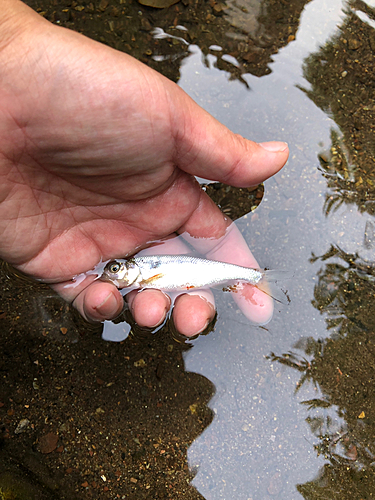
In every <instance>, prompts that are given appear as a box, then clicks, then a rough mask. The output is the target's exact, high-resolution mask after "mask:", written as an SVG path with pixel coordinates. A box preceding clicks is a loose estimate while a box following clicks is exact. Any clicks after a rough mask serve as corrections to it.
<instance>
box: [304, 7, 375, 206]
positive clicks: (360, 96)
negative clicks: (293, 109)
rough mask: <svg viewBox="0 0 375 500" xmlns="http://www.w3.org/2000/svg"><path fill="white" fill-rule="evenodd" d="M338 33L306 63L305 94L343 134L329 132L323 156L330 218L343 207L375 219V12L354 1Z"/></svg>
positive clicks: (321, 162)
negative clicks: (374, 54)
mask: <svg viewBox="0 0 375 500" xmlns="http://www.w3.org/2000/svg"><path fill="white" fill-rule="evenodd" d="M344 14H345V18H344V20H343V22H342V24H341V25H340V29H339V30H338V31H337V32H336V33H335V35H334V36H333V37H332V38H331V40H330V41H328V43H326V44H325V45H324V47H322V48H320V50H319V51H318V52H316V53H314V54H311V55H310V56H309V57H308V58H306V59H305V62H304V67H303V73H304V77H305V78H306V80H307V81H308V82H309V83H310V85H311V88H310V89H308V90H307V89H305V90H304V91H305V92H306V94H307V95H308V97H309V98H310V99H312V101H313V102H314V103H315V104H316V105H317V106H319V107H320V108H321V109H322V110H323V111H325V112H326V113H327V114H328V115H329V116H331V117H332V118H333V119H334V121H335V123H336V124H337V125H338V127H339V128H340V131H341V134H340V135H339V134H338V133H337V132H336V131H334V130H332V131H331V145H330V147H329V148H328V149H327V150H326V151H322V152H321V153H320V155H319V162H320V168H321V171H322V174H323V176H324V177H325V178H326V179H327V184H328V187H329V188H330V193H328V194H327V195H326V202H325V206H324V210H325V213H326V215H328V214H329V213H330V211H331V210H335V209H338V208H339V207H340V206H341V204H342V203H345V204H348V205H351V204H356V205H357V207H358V210H359V211H360V212H367V213H369V214H371V215H374V213H375V140H374V137H375V114H374V112H375V108H374V81H375V79H374V65H373V52H374V48H375V31H374V26H375V23H374V19H375V9H374V8H371V7H370V6H369V5H367V4H366V3H365V2H362V1H356V0H352V1H350V2H348V4H347V5H346V8H345V11H344Z"/></svg>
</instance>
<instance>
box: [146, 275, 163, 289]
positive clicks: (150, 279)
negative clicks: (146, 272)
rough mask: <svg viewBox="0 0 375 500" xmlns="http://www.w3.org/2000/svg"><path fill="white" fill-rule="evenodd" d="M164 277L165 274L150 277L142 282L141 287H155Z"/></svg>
mask: <svg viewBox="0 0 375 500" xmlns="http://www.w3.org/2000/svg"><path fill="white" fill-rule="evenodd" d="M163 276H164V274H163V273H159V274H155V275H154V276H150V278H146V279H143V280H142V281H141V282H140V285H141V286H147V285H153V284H154V283H155V281H157V280H158V279H160V278H162V277H163Z"/></svg>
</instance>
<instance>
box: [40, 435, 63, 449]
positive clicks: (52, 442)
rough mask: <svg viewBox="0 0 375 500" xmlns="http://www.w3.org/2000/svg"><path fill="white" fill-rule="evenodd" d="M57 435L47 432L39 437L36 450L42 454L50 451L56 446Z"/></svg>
mask: <svg viewBox="0 0 375 500" xmlns="http://www.w3.org/2000/svg"><path fill="white" fill-rule="evenodd" d="M58 440H59V437H58V436H57V435H56V434H54V433H53V432H48V433H47V434H45V435H44V436H42V437H41V438H40V439H39V443H38V451H40V453H43V454H47V453H52V452H53V451H54V450H55V449H56V448H57V441H58Z"/></svg>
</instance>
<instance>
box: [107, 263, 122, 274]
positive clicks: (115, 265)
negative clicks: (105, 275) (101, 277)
mask: <svg viewBox="0 0 375 500" xmlns="http://www.w3.org/2000/svg"><path fill="white" fill-rule="evenodd" d="M108 269H109V272H110V273H113V274H116V273H118V272H119V271H120V269H121V266H120V264H119V263H118V262H113V263H112V264H110V265H109V267H108Z"/></svg>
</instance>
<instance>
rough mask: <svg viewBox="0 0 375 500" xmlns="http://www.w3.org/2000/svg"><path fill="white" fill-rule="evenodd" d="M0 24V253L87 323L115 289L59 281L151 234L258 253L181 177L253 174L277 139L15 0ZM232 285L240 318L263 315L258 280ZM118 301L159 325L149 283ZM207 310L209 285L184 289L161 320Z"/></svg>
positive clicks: (275, 155) (161, 298) (192, 325)
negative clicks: (251, 131) (252, 135)
mask: <svg viewBox="0 0 375 500" xmlns="http://www.w3.org/2000/svg"><path fill="white" fill-rule="evenodd" d="M0 35H1V36H0V69H1V71H0V176H1V179H0V257H1V258H3V259H4V260H6V261H7V262H10V263H11V264H13V265H14V266H16V267H17V268H19V269H20V270H22V271H23V272H25V273H27V274H28V275H30V276H32V277H34V278H37V279H42V280H44V281H46V282H48V283H51V284H52V286H53V287H54V288H55V289H56V290H57V291H58V293H60V295H61V296H62V297H64V299H66V300H67V301H69V302H72V303H73V305H74V306H75V307H76V308H77V309H78V310H79V311H80V313H81V314H82V315H83V316H84V317H85V318H86V319H88V320H90V321H103V320H104V319H112V318H115V317H116V316H117V315H118V314H119V313H120V312H121V310H122V307H123V298H122V296H121V294H120V293H119V291H118V290H117V289H116V288H115V287H114V286H113V285H112V284H110V283H104V282H100V281H92V280H90V279H89V280H87V281H85V282H84V283H82V284H81V285H79V286H77V287H68V288H66V287H65V284H66V283H67V282H69V281H70V280H71V278H72V276H74V275H77V274H79V273H82V272H85V271H88V270H89V269H92V268H93V267H94V266H95V264H97V263H98V262H99V261H100V260H101V259H102V260H107V259H112V258H116V257H124V256H126V255H131V254H132V253H134V252H135V251H136V250H137V249H139V248H141V247H144V246H145V245H146V244H147V242H149V241H152V240H158V239H162V238H165V237H168V236H169V235H171V234H173V233H176V232H178V233H184V235H185V237H186V238H187V239H188V240H190V243H192V244H193V245H194V246H196V247H197V249H198V250H199V251H200V252H204V253H206V254H207V256H208V257H209V258H214V259H216V260H226V261H230V262H233V263H238V264H241V265H248V266H253V267H254V266H256V265H257V263H256V261H255V259H254V257H253V256H252V254H251V252H250V250H249V249H248V247H247V245H246V244H245V242H244V240H243V239H242V236H241V235H240V234H239V232H238V231H237V230H236V229H235V228H234V229H233V228H232V229H231V230H230V231H229V232H228V234H227V237H226V238H224V239H222V237H223V236H224V234H226V231H227V228H228V226H229V224H230V221H228V219H226V218H225V217H224V216H223V215H222V214H221V212H220V211H219V209H218V208H217V207H216V206H215V205H214V204H213V203H212V202H211V200H210V199H209V198H208V197H207V196H206V194H205V193H204V192H202V191H201V189H200V187H199V185H198V184H197V182H196V181H195V179H194V177H193V175H197V176H200V177H204V178H209V179H215V180H218V181H221V182H225V183H227V184H231V185H233V186H241V187H247V186H251V185H255V184H257V183H259V182H261V181H263V180H265V179H266V178H268V177H270V176H272V175H273V174H274V173H276V172H277V171H278V170H280V168H281V167H282V166H283V165H284V164H285V162H286V160H287V157H288V148H287V145H286V144H285V143H283V142H267V143H263V144H256V143H254V142H251V141H249V140H246V139H244V138H243V137H241V136H239V135H235V134H233V133H232V132H231V131H229V130H228V129H227V128H226V127H225V126H223V125H222V124H220V123H219V122H217V121H216V120H215V119H214V118H213V117H212V116H210V115H209V114H208V113H206V112H205V111H204V110H203V109H202V108H200V107H199V106H198V105H197V104H196V103H195V102H194V101H193V100H192V99H190V98H189V97H188V96H187V94H186V93H185V92H183V91H182V90H181V89H180V88H179V87H178V86H177V85H175V84H174V83H173V82H171V81H169V80H168V79H166V78H164V77H163V76H162V75H160V74H158V73H157V72H155V71H153V70H151V69H150V68H148V67H147V66H145V65H143V64H142V63H140V62H138V61H137V60H135V59H133V58H132V57H130V56H128V55H126V54H123V53H121V52H118V51H115V50H113V49H110V48H108V47H106V46H104V45H101V44H99V43H97V42H94V41H92V40H90V39H88V38H85V37H84V36H82V35H79V34H77V33H75V32H72V31H69V30H66V29H63V28H60V27H57V26H54V25H52V24H50V23H49V22H48V21H46V20H45V19H43V18H42V17H41V16H39V15H38V14H36V13H35V12H34V11H32V10H31V9H29V8H28V7H27V6H26V5H24V4H23V3H22V2H20V1H18V0H3V1H2V9H1V12H0ZM178 245H182V244H181V243H180V242H179V243H178ZM180 250H181V251H183V249H182V247H181V248H176V251H180ZM236 295H238V296H237V297H236V300H237V302H238V303H239V306H240V307H241V309H242V310H243V312H244V314H245V315H246V316H247V317H249V318H250V319H253V320H254V321H256V322H258V323H261V322H264V321H265V320H266V319H267V315H268V316H269V315H270V312H271V310H272V301H270V299H269V298H268V297H267V296H266V295H265V294H263V293H262V292H260V291H258V290H256V289H254V288H253V287H251V286H248V287H246V288H245V289H244V291H243V292H241V294H236ZM127 300H128V301H129V304H130V308H131V311H132V314H133V316H134V319H135V320H136V321H137V323H139V324H140V325H142V326H149V327H153V326H156V325H158V324H160V323H161V322H162V321H163V320H164V318H165V314H166V312H167V311H168V309H169V307H170V299H169V297H168V296H167V295H165V294H164V293H163V292H161V291H157V290H147V291H143V292H140V293H139V292H132V293H131V294H130V295H129V296H128V298H127ZM214 313H215V309H214V302H213V299H212V295H211V294H210V293H209V292H199V293H198V294H184V295H181V296H180V297H178V298H177V300H176V302H175V305H174V310H173V319H174V322H175V325H176V328H177V329H178V330H179V331H180V332H181V333H182V334H184V335H187V336H192V335H195V334H197V333H199V332H201V331H202V330H203V329H204V328H205V326H206V325H207V323H208V322H209V321H210V320H211V319H212V318H213V316H214ZM263 320H264V321H263Z"/></svg>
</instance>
